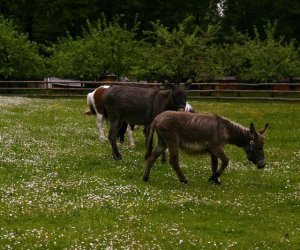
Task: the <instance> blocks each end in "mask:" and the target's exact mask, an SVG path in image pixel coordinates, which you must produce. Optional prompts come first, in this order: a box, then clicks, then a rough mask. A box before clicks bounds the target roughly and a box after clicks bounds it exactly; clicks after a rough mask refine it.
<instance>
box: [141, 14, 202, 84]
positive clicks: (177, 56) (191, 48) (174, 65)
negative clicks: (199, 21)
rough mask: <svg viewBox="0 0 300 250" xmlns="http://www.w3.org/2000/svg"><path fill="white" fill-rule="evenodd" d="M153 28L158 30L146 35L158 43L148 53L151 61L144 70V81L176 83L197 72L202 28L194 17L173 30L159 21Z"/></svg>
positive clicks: (148, 60) (148, 59)
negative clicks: (195, 67)
mask: <svg viewBox="0 0 300 250" xmlns="http://www.w3.org/2000/svg"><path fill="white" fill-rule="evenodd" d="M152 25H153V29H154V30H153V31H148V32H146V34H147V35H148V39H150V38H151V40H153V41H154V43H153V46H150V47H148V48H147V49H146V50H145V54H144V55H145V58H146V59H147V60H145V63H144V64H143V65H141V67H140V69H141V71H142V73H144V77H146V78H150V79H151V78H153V77H156V79H166V78H167V79H172V80H173V81H180V80H181V79H182V78H186V77H188V76H189V75H190V74H191V72H192V70H193V66H194V64H195V60H196V58H197V47H198V37H197V35H198V33H199V27H198V26H197V25H195V23H194V19H193V17H188V18H187V19H185V20H184V21H183V22H182V23H180V24H179V25H178V27H177V28H174V29H172V30H169V28H168V27H166V26H164V25H162V24H161V23H160V22H159V21H158V22H156V23H152ZM145 68H146V69H147V70H146V71H147V72H145V70H144V69H145Z"/></svg>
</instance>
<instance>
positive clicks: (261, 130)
mask: <svg viewBox="0 0 300 250" xmlns="http://www.w3.org/2000/svg"><path fill="white" fill-rule="evenodd" d="M268 127H269V123H267V124H266V125H265V127H264V128H262V129H260V130H259V131H258V133H260V134H262V135H263V134H264V133H265V132H266V130H267V128H268Z"/></svg>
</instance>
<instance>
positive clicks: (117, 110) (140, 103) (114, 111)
mask: <svg viewBox="0 0 300 250" xmlns="http://www.w3.org/2000/svg"><path fill="white" fill-rule="evenodd" d="M191 84H192V82H191V81H187V82H186V83H185V84H184V85H181V84H164V86H165V87H166V89H153V88H141V87H129V86H113V87H110V88H109V89H107V91H105V94H104V95H103V103H104V114H105V116H106V117H107V118H108V120H109V123H110V129H109V135H108V138H109V141H110V144H111V147H112V155H113V157H114V159H116V160H120V159H122V156H121V154H120V152H119V150H118V147H117V143H116V139H117V134H118V131H120V128H121V126H122V124H123V122H127V123H129V124H135V125H144V126H145V135H146V139H147V136H148V134H149V125H150V124H151V122H152V120H153V119H154V117H155V116H156V115H158V114H159V113H161V112H163V111H165V110H179V109H183V110H184V107H185V104H186V91H185V89H186V88H188V87H189V86H190V85H191Z"/></svg>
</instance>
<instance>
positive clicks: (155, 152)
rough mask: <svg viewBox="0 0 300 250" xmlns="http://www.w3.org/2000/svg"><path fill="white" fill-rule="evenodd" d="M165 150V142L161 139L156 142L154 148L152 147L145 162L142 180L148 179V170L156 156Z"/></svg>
mask: <svg viewBox="0 0 300 250" xmlns="http://www.w3.org/2000/svg"><path fill="white" fill-rule="evenodd" d="M165 150H166V146H165V144H164V143H163V142H162V141H161V142H158V143H157V145H156V146H155V148H154V149H153V151H152V153H151V155H150V156H149V157H148V159H147V164H146V167H145V171H144V176H143V180H144V181H148V180H149V176H150V170H151V168H152V167H153V165H154V163H155V161H156V160H157V158H158V157H159V156H160V155H161V154H162V153H163V152H164V151H165Z"/></svg>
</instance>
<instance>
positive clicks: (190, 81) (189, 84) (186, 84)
mask: <svg viewBox="0 0 300 250" xmlns="http://www.w3.org/2000/svg"><path fill="white" fill-rule="evenodd" d="M193 82H194V78H190V79H188V80H187V81H186V82H185V83H184V88H185V89H189V87H191V85H192V83H193Z"/></svg>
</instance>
